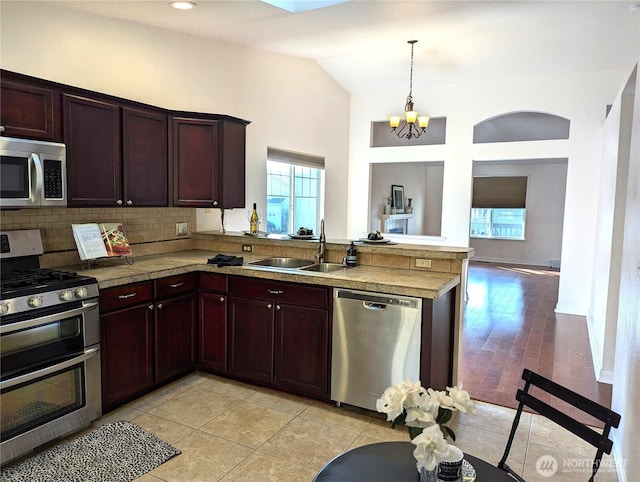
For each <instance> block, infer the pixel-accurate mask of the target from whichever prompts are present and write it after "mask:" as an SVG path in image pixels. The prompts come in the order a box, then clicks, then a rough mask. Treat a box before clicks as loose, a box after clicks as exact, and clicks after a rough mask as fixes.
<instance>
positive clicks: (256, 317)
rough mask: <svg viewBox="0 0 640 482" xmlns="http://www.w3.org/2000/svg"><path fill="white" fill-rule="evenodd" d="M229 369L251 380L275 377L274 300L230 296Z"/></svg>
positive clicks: (267, 379) (262, 380) (266, 380)
mask: <svg viewBox="0 0 640 482" xmlns="http://www.w3.org/2000/svg"><path fill="white" fill-rule="evenodd" d="M229 311H230V313H229V371H230V372H232V373H234V374H235V375H238V376H241V377H243V378H245V379H247V380H252V381H257V382H262V383H271V382H272V381H273V311H274V303H272V302H269V301H265V300H256V299H246V298H231V297H230V298H229Z"/></svg>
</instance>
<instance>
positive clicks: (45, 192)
mask: <svg viewBox="0 0 640 482" xmlns="http://www.w3.org/2000/svg"><path fill="white" fill-rule="evenodd" d="M66 193H67V168H66V147H65V145H64V144H58V143H54V142H44V141H32V140H27V139H15V138H11V137H0V207H1V208H3V209H20V208H38V207H41V206H66V205H67V199H66Z"/></svg>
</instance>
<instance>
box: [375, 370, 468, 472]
mask: <svg viewBox="0 0 640 482" xmlns="http://www.w3.org/2000/svg"><path fill="white" fill-rule="evenodd" d="M376 409H377V410H378V412H381V413H386V414H387V421H390V422H391V427H392V428H396V427H397V426H398V425H402V424H404V425H406V426H407V429H408V430H409V437H410V438H411V442H412V443H413V444H414V445H415V446H416V449H415V450H414V452H413V455H414V456H415V458H416V460H417V461H418V470H420V469H421V468H423V467H424V468H425V469H426V470H428V471H432V470H434V469H435V468H436V466H437V465H438V463H439V462H441V461H442V460H444V459H445V458H446V457H448V456H449V454H450V451H451V449H450V446H449V442H447V437H448V438H450V439H451V440H453V441H455V440H456V434H455V433H454V432H453V430H451V428H450V427H449V426H447V425H446V424H447V423H448V422H449V421H450V420H451V417H452V416H453V412H455V411H459V412H462V413H475V410H476V409H475V405H474V403H473V401H472V400H471V398H470V397H469V394H468V393H467V392H466V391H465V390H463V389H462V385H460V386H459V387H447V388H446V390H442V391H438V390H434V389H432V388H428V389H425V388H423V387H422V386H421V385H420V381H417V382H415V383H414V382H412V381H411V380H409V379H407V380H404V381H402V382H400V383H398V384H397V385H393V386H391V387H389V388H387V389H386V390H385V392H384V393H383V394H382V397H380V398H379V399H378V400H377V402H376Z"/></svg>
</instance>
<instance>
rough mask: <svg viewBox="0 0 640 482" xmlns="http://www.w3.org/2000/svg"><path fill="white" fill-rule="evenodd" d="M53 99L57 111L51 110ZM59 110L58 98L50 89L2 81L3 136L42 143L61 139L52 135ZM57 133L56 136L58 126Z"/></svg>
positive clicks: (0, 99) (1, 113) (0, 103)
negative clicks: (38, 140)
mask: <svg viewBox="0 0 640 482" xmlns="http://www.w3.org/2000/svg"><path fill="white" fill-rule="evenodd" d="M3 76H4V74H3ZM54 100H55V101H57V102H56V104H55V105H56V106H57V107H58V108H57V109H54ZM59 107H60V101H59V97H58V98H55V94H54V91H53V90H52V89H50V88H46V87H40V86H36V85H32V84H29V83H28V82H20V81H7V80H4V78H3V80H2V90H1V92H0V125H2V127H4V131H3V132H2V135H3V136H10V137H26V138H29V139H40V140H44V141H54V140H60V139H59V138H58V139H56V137H57V136H56V135H55V131H56V129H55V127H56V124H58V122H59V119H58V117H57V116H56V114H57V115H58V116H59V113H60V108H59ZM57 131H58V136H59V133H60V128H59V127H58V128H57Z"/></svg>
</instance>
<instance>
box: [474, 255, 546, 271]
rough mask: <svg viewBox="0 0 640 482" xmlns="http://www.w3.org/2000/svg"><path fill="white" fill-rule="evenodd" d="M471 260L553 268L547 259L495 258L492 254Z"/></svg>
mask: <svg viewBox="0 0 640 482" xmlns="http://www.w3.org/2000/svg"><path fill="white" fill-rule="evenodd" d="M470 261H480V262H482V263H503V264H519V265H523V266H538V267H543V266H544V267H546V268H549V269H556V268H551V264H550V263H549V260H546V261H531V260H528V261H527V260H524V261H523V260H521V259H509V258H493V257H491V256H472V257H471V258H470Z"/></svg>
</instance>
